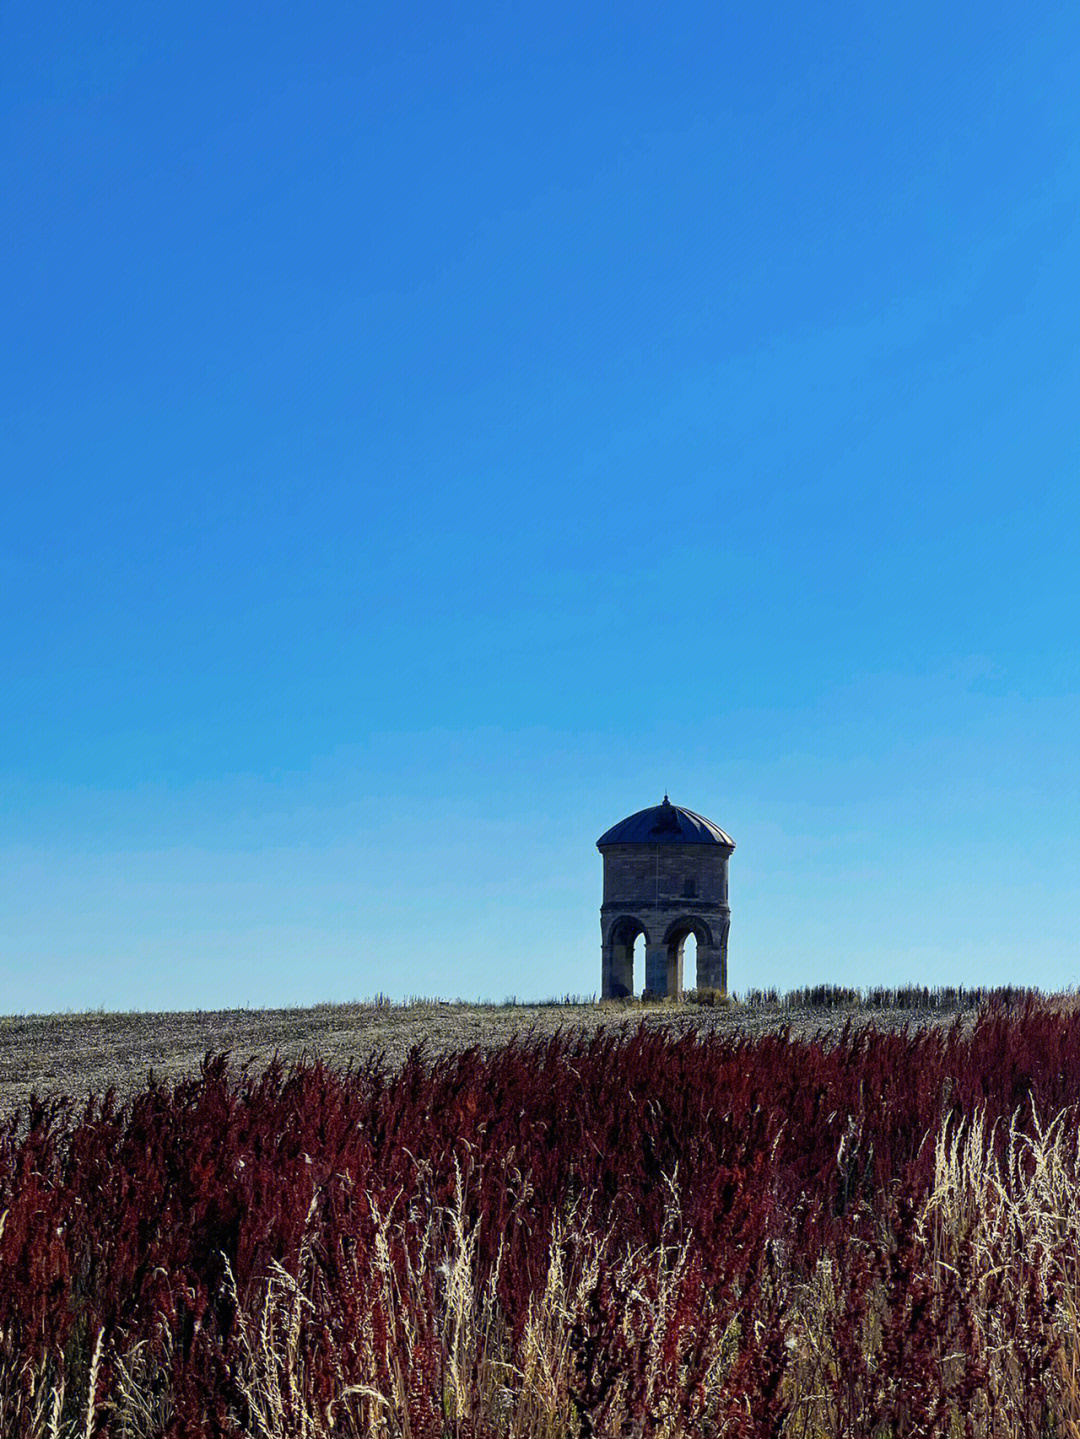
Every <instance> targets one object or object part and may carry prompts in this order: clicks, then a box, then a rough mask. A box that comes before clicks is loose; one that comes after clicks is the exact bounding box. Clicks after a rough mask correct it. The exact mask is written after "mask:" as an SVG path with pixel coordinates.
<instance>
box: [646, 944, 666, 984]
mask: <svg viewBox="0 0 1080 1439" xmlns="http://www.w3.org/2000/svg"><path fill="white" fill-rule="evenodd" d="M645 988H646V989H647V990H648V991H649V993H650V994H667V993H668V947H667V945H666V944H650V945H649V946H648V947H647V948H646V950H645Z"/></svg>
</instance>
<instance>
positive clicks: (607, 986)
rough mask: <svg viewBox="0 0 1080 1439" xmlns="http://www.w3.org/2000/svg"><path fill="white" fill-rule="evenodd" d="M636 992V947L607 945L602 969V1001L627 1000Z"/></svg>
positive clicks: (604, 950) (604, 949)
mask: <svg viewBox="0 0 1080 1439" xmlns="http://www.w3.org/2000/svg"><path fill="white" fill-rule="evenodd" d="M633 992H634V946H633V945H632V944H605V945H604V947H603V964H602V968H601V990H600V997H601V998H602V999H627V998H628V997H629V996H630V995H632V994H633Z"/></svg>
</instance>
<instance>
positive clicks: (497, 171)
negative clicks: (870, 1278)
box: [0, 0, 1080, 1012]
mask: <svg viewBox="0 0 1080 1439" xmlns="http://www.w3.org/2000/svg"><path fill="white" fill-rule="evenodd" d="M3 35H4V39H3V46H2V47H0V67H2V73H0V82H2V83H0V107H2V112H0V113H2V144H3V180H2V184H3V193H4V197H5V199H4V204H3V206H2V214H0V235H2V245H3V274H4V280H5V283H4V285H3V297H2V301H0V303H2V313H0V322H2V326H3V340H2V347H3V359H2V364H3V373H2V377H0V378H2V381H3V383H2V400H0V403H2V415H0V435H2V446H3V450H2V463H3V474H4V476H5V479H4V480H3V490H2V497H0V560H2V571H0V626H2V646H3V654H2V659H3V686H2V694H0V785H2V809H3V812H2V818H0V851H2V852H0V943H2V950H3V954H2V963H0V1011H7V1012H13V1011H28V1010H38V1011H51V1010H58V1009H83V1008H88V1007H97V1006H104V1007H106V1008H109V1009H157V1008H165V1009H174V1008H175V1009H194V1008H215V1007H221V1006H231V1005H251V1006H271V1005H279V1004H305V1003H316V1002H321V1001H325V1000H349V999H354V998H358V997H363V996H366V995H371V994H374V993H375V992H377V991H383V992H385V993H388V994H390V995H391V996H394V997H401V996H405V995H408V994H429V995H431V994H438V995H444V996H454V995H462V996H465V997H469V998H475V997H481V996H482V997H488V998H495V999H501V998H502V997H504V996H505V995H507V994H517V995H519V996H522V997H544V996H547V995H551V994H555V993H563V992H566V991H575V992H590V991H593V990H595V989H596V988H597V987H598V984H599V927H598V914H597V911H598V906H599V903H600V859H599V856H598V855H597V853H596V851H595V849H594V847H593V846H594V843H595V840H596V838H597V836H598V835H599V834H600V833H601V832H602V831H603V830H604V829H606V828H607V827H608V826H609V825H611V824H612V823H614V822H615V821H616V820H617V819H619V818H621V817H622V816H623V815H625V814H628V813H630V812H632V811H634V810H637V809H640V808H643V807H644V806H646V805H649V804H653V803H657V802H658V801H659V799H660V797H661V795H662V794H663V792H664V790H665V789H667V790H669V791H670V793H671V796H672V798H673V800H675V802H676V803H680V804H684V805H687V806H688V807H689V808H691V809H695V810H698V811H700V812H702V813H704V814H706V815H708V816H709V817H710V818H712V819H714V820H715V821H716V822H718V823H719V824H721V825H722V826H723V827H724V828H725V829H727V830H728V831H729V832H730V833H731V834H733V835H734V837H735V839H736V841H737V844H738V849H737V851H736V854H735V857H734V858H733V860H732V864H731V903H732V911H733V921H732V939H731V954H730V981H731V984H732V986H733V987H734V988H735V989H736V990H739V989H745V988H748V987H751V986H757V985H778V986H780V987H791V986H795V985H801V984H808V983H817V982H822V981H832V982H838V983H861V984H878V983H907V982H917V983H928V984H936V983H968V984H971V983H980V982H990V983H1008V982H1018V983H1033V984H1038V985H1040V986H1042V987H1044V988H1060V987H1063V986H1066V985H1071V984H1077V983H1080V944H1078V941H1080V882H1078V879H1077V874H1078V868H1080V836H1078V829H1080V825H1078V815H1080V744H1078V743H1077V736H1078V735H1080V640H1078V633H1080V626H1078V620H1080V585H1078V583H1077V570H1078V536H1080V484H1078V474H1080V465H1078V460H1080V414H1078V396H1080V285H1078V282H1077V275H1078V274H1080V204H1078V201H1080V163H1078V162H1080V130H1078V126H1077V105H1076V79H1075V77H1076V73H1077V64H1078V61H1080V14H1078V12H1077V11H1076V9H1075V7H1073V6H1067V5H1059V4H1053V3H1048V4H1045V5H1040V6H1038V7H1026V8H1025V7H1018V6H1015V5H1005V4H999V3H994V0H990V3H983V4H979V5H976V4H974V3H970V4H968V3H959V4H954V5H949V6H944V7H942V6H938V5H930V4H928V3H915V4H911V5H906V6H881V5H870V4H855V3H842V0H841V3H838V4H836V5H829V6H814V5H809V6H808V5H805V4H795V3H791V4H768V3H766V4H762V3H754V4H750V3H746V4H742V3H738V4H735V3H731V4H729V3H720V4H715V3H709V4H705V3H700V4H698V3H694V4H683V3H674V4H671V5H667V6H663V7H660V6H655V5H650V6H643V5H634V4H629V5H627V4H622V5H618V6H616V5H605V4H599V3H594V4H587V5H584V6H582V5H563V4H560V3H554V4H552V5H548V6H545V7H526V6H522V5H520V4H506V3H502V4H500V5H497V6H496V5H484V4H474V5H471V6H457V5H450V6H448V5H429V6H420V5H413V6H408V5H406V6H402V5H381V4H372V5H362V6H356V5H343V4H334V3H327V4H320V5H316V6H298V5H295V4H289V5H275V4H266V3H262V4H260V5H257V6H256V5H241V4H236V3H230V0H226V3H223V4H217V5H213V6H209V5H202V4H199V3H195V4H192V3H187V4H184V5H179V4H175V3H173V0H161V3H159V4H155V5H152V6H146V5H133V4H125V3H111V4H108V5H104V4H85V3H81V0H67V3H65V4H64V5H62V6H60V5H56V4H54V3H51V0H43V3H41V4H39V5H35V6H29V7H27V6H23V7H20V8H18V9H16V8H15V7H12V6H6V7H5V11H4V19H3Z"/></svg>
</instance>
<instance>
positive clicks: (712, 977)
mask: <svg viewBox="0 0 1080 1439" xmlns="http://www.w3.org/2000/svg"><path fill="white" fill-rule="evenodd" d="M730 927H731V920H730V919H721V920H718V921H717V923H716V925H715V926H714V929H713V933H714V934H715V935H716V937H717V939H718V941H719V942H718V943H717V944H699V945H698V951H697V982H698V988H699V989H718V990H720V992H721V994H727V941H728V929H729V928H730Z"/></svg>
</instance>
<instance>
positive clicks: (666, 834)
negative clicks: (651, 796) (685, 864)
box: [596, 795, 735, 849]
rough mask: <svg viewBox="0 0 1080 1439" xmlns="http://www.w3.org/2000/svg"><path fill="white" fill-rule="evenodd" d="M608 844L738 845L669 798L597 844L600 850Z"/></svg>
mask: <svg viewBox="0 0 1080 1439" xmlns="http://www.w3.org/2000/svg"><path fill="white" fill-rule="evenodd" d="M606 844H722V845H724V846H725V848H727V849H734V848H735V841H734V840H733V839H732V838H731V836H730V835H728V834H725V833H724V831H723V830H722V829H720V827H719V826H718V825H715V824H713V822H712V820H711V819H706V818H705V817H704V815H700V814H695V813H694V811H693V810H692V809H683V807H682V805H681V804H672V803H671V801H670V800H669V799H668V797H667V795H665V796H664V802H663V804H654V805H653V807H652V808H651V809H639V810H638V812H637V814H632V815H629V816H628V817H627V818H626V819H621V820H620V821H619V823H618V824H613V825H612V826H611V828H610V829H609V830H608V831H607V832H606V833H604V834H602V835H601V836H600V838H599V839H598V840H597V841H596V847H597V849H603V847H604V846H605V845H606Z"/></svg>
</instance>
